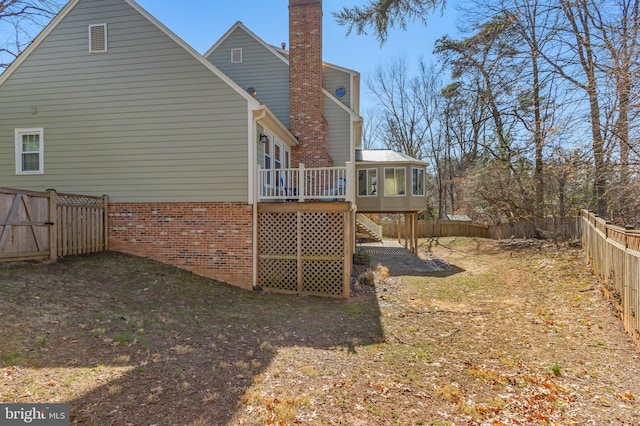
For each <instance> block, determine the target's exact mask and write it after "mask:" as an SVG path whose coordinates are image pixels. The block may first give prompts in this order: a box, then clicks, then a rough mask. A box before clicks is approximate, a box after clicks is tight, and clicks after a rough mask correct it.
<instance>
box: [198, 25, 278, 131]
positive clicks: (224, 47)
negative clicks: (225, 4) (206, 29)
mask: <svg viewBox="0 0 640 426" xmlns="http://www.w3.org/2000/svg"><path fill="white" fill-rule="evenodd" d="M235 49H241V51H242V55H241V56H242V60H241V61H240V62H238V61H233V60H232V59H233V57H232V51H234V50H235ZM204 57H205V58H206V59H207V60H208V61H209V62H211V63H212V64H213V65H215V66H216V68H218V69H220V70H221V71H222V72H224V73H225V74H226V75H228V76H229V77H230V78H231V79H232V80H233V81H235V82H236V83H237V84H238V85H239V86H240V87H242V88H243V89H244V90H245V91H252V92H254V93H255V98H256V99H257V100H258V101H260V102H261V103H263V104H266V105H268V106H269V109H271V110H272V111H273V113H274V114H275V115H276V116H277V117H278V119H279V120H280V121H281V122H282V123H283V124H284V125H285V126H286V127H289V74H288V67H289V64H288V61H287V60H286V59H285V58H283V57H282V56H281V55H278V54H277V53H276V51H275V50H274V49H273V48H272V47H271V46H269V45H267V44H266V43H264V42H263V41H262V40H261V39H260V38H259V37H257V36H256V35H255V34H253V33H252V32H251V31H250V30H249V29H248V28H246V27H245V26H244V25H243V24H242V22H236V23H235V24H234V25H233V26H232V27H231V28H230V29H229V30H228V31H227V32H226V33H225V34H224V35H223V36H222V37H221V38H220V40H219V41H218V42H217V43H216V44H214V45H213V46H212V47H211V48H210V49H209V50H208V51H207V52H206V53H205V54H204Z"/></svg>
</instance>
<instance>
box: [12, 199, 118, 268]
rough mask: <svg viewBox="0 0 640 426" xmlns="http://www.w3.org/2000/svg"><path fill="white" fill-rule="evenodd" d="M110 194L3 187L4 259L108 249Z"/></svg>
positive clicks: (40, 257)
mask: <svg viewBox="0 0 640 426" xmlns="http://www.w3.org/2000/svg"><path fill="white" fill-rule="evenodd" d="M107 207H108V203H107V196H103V197H90V196H86V195H76V194H62V193H57V192H56V191H55V190H49V191H47V192H34V191H23V190H18V189H9V188H0V261H11V260H25V259H51V260H56V259H57V258H58V257H59V256H67V255H73V254H85V253H94V252H98V251H105V250H107V249H108V243H107V234H106V233H107Z"/></svg>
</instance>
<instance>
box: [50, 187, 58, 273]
mask: <svg viewBox="0 0 640 426" xmlns="http://www.w3.org/2000/svg"><path fill="white" fill-rule="evenodd" d="M47 192H48V193H49V220H48V222H49V260H52V261H54V262H55V261H56V260H58V193H57V192H56V190H55V189H52V188H50V189H47Z"/></svg>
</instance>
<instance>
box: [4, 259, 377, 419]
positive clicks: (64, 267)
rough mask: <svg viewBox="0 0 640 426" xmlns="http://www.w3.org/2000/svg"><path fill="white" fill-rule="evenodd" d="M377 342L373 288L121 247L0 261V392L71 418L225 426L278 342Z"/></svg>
mask: <svg viewBox="0 0 640 426" xmlns="http://www.w3.org/2000/svg"><path fill="white" fill-rule="evenodd" d="M382 340H383V331H382V327H381V323H380V311H379V308H378V304H377V299H376V296H375V294H370V295H366V296H362V297H359V298H357V299H356V300H353V299H352V300H333V299H322V298H315V297H295V296H288V295H279V294H261V293H255V292H246V291H244V290H240V289H237V288H234V287H231V286H228V285H224V284H221V283H218V282H215V281H212V280H208V279H205V278H201V277H198V276H195V275H193V274H190V273H188V272H184V271H181V270H178V269H175V268H172V267H169V266H166V265H163V264H160V263H157V262H153V261H150V260H146V259H141V258H137V257H133V256H129V255H125V254H119V253H101V254H95V255H89V256H78V257H70V258H67V259H62V260H61V261H59V262H58V263H55V264H30V263H15V264H11V265H2V266H0V367H3V369H4V370H5V371H6V375H5V379H6V380H3V382H0V402H54V401H57V402H69V403H70V405H71V417H72V418H71V421H72V423H78V424H86V425H125V424H134V425H138V424H145V425H149V424H157V425H172V424H197V423H198V422H199V421H200V422H205V423H203V424H216V425H225V424H229V422H230V420H231V418H232V417H233V415H234V413H236V412H237V410H239V409H241V408H242V406H243V397H244V395H245V393H246V391H247V390H248V389H249V388H250V387H251V385H252V383H253V382H254V380H258V379H259V378H260V377H261V375H262V373H263V372H264V371H265V369H266V368H267V367H268V366H269V364H270V363H271V362H272V361H273V360H274V358H275V357H276V355H277V354H278V351H279V349H280V348H283V347H291V346H297V347H312V348H322V349H327V350H344V351H354V350H355V348H356V346H361V345H367V344H373V343H378V342H380V341H382ZM283 368H286V365H285V366H283ZM60 371H66V373H60ZM56 372H57V373H56ZM27 374H31V375H33V376H34V377H28V378H26V379H25V380H26V381H28V382H29V384H28V385H27V384H25V383H26V382H25V381H23V380H22V379H23V377H22V376H23V375H27ZM0 378H2V377H0ZM9 379H11V380H9ZM59 380H63V381H64V382H59ZM65 395H66V396H67V398H65ZM69 395H75V396H74V397H73V398H71V399H69V398H68V396H69Z"/></svg>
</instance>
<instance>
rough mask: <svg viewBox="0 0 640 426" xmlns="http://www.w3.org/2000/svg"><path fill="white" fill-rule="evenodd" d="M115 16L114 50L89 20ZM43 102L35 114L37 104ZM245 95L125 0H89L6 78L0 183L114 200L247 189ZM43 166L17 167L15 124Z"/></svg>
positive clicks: (192, 197) (224, 197)
mask: <svg viewBox="0 0 640 426" xmlns="http://www.w3.org/2000/svg"><path fill="white" fill-rule="evenodd" d="M100 23H107V24H108V53H105V54H93V55H92V54H89V48H88V26H89V25H90V24H100ZM33 108H37V113H36V114H32V109H33ZM248 123H249V119H248V105H247V100H246V99H244V98H243V97H242V96H240V95H239V94H238V93H237V92H236V91H234V90H233V89H232V88H230V87H229V85H228V84H226V83H225V82H224V81H222V80H221V79H220V78H218V77H217V76H215V74H214V73H213V72H212V71H211V70H210V69H208V68H207V67H206V66H205V65H204V64H202V63H200V62H199V61H198V60H196V59H195V58H194V57H193V56H192V55H190V54H189V53H188V52H187V51H186V50H185V49H183V48H182V47H181V46H179V45H178V44H176V43H175V42H174V41H173V40H171V39H170V38H169V37H168V36H167V35H166V34H165V33H163V32H162V31H160V30H159V29H158V28H157V27H156V26H155V25H153V24H152V23H151V22H149V21H148V20H147V19H145V18H144V17H143V16H142V15H140V14H139V13H138V12H137V11H136V10H135V9H133V8H132V7H130V6H129V5H128V4H127V3H125V2H124V1H123V0H83V1H81V2H80V3H79V4H78V5H77V6H76V7H75V8H74V9H73V10H72V11H71V12H70V13H69V15H67V17H66V18H65V19H64V20H63V21H62V22H60V24H59V25H58V26H57V27H56V28H55V29H54V30H53V32H51V33H50V34H49V36H48V37H47V39H46V40H45V41H44V42H43V43H42V44H41V45H40V46H39V47H38V48H37V49H36V50H34V51H33V53H32V54H31V55H30V56H29V57H28V58H27V59H26V60H25V61H24V62H23V64H22V65H21V66H20V67H19V68H18V69H17V70H16V71H15V72H14V74H13V75H11V76H10V78H9V79H8V80H7V81H5V83H4V84H3V85H2V86H0V182H1V186H8V187H15V188H23V189H31V190H44V189H46V188H56V189H57V190H58V191H60V192H72V193H81V194H89V195H102V194H107V195H109V196H110V199H111V200H112V201H114V202H171V201H173V202H177V201H203V202H205V201H210V202H222V201H238V202H246V201H247V200H248V176H247V170H248V153H247V148H248V147H247V145H248V144H247V141H248V131H249V129H248V127H249V126H248ZM34 127H35V128H37V127H42V128H44V174H42V175H29V176H26V175H20V176H17V175H16V174H15V141H14V129H15V128H34Z"/></svg>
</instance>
